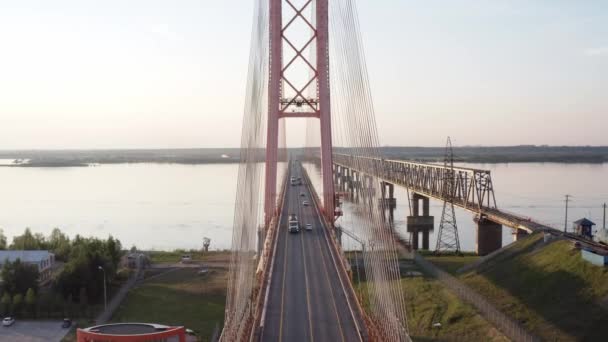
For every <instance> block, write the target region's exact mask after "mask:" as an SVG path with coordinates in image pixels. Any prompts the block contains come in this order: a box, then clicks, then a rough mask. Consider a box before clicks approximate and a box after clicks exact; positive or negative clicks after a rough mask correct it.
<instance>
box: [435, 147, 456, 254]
mask: <svg viewBox="0 0 608 342" xmlns="http://www.w3.org/2000/svg"><path fill="white" fill-rule="evenodd" d="M443 163H444V166H445V169H444V177H443V193H444V198H445V200H444V202H443V212H442V214H441V223H440V224H439V234H438V235H437V246H436V247H435V253H442V252H456V253H460V239H459V238H458V225H457V224H456V214H455V212H454V192H455V191H456V186H455V185H456V184H455V177H454V151H453V150H452V141H451V140H450V137H448V141H447V143H446V146H445V158H444V161H443Z"/></svg>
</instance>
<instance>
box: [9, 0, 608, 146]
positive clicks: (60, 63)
mask: <svg viewBox="0 0 608 342" xmlns="http://www.w3.org/2000/svg"><path fill="white" fill-rule="evenodd" d="M358 4H359V12H360V18H361V26H362V31H363V32H362V33H363V38H364V44H365V49H366V53H367V57H368V70H369V72H370V78H371V85H372V92H373V94H374V100H375V108H376V115H377V121H378V125H379V130H380V136H381V141H382V144H385V145H432V146H439V145H442V144H443V142H444V141H445V136H447V135H451V136H452V137H453V139H454V141H455V142H456V144H458V145H514V144H551V145H562V144H571V145H608V134H607V132H608V119H607V117H608V2H607V1H601V0H600V1H565V0H564V1H562V0H544V1H528V0H519V1H483V0H479V1H473V0H468V1H464V0H463V1H443V0H431V1H428V0H425V1H413V0H412V1H406V0H373V1H372V0H359V1H358ZM252 11H253V0H223V1H208V0H198V1H190V0H182V1H166V0H165V1H150V0H128V1H126V0H103V1H93V0H89V1H85V0H54V1H44V0H39V1H33V0H20V1H12V0H0V149H29V148H45V149H46V148H177V147H223V146H228V147H236V146H238V144H239V142H240V125H241V119H242V108H243V102H244V99H243V97H244V90H245V78H246V73H247V61H248V52H249V38H250V31H251V20H252ZM292 131H295V129H293V128H292ZM293 136H294V137H299V135H298V134H293ZM294 139H295V138H294Z"/></svg>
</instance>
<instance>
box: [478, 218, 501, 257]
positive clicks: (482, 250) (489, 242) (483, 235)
mask: <svg viewBox="0 0 608 342" xmlns="http://www.w3.org/2000/svg"><path fill="white" fill-rule="evenodd" d="M474 221H475V223H477V242H476V251H477V254H478V255H487V254H490V253H492V252H494V251H495V250H498V249H500V248H502V225H501V224H499V223H496V222H493V221H490V220H488V219H486V218H484V217H481V218H479V217H475V219H474Z"/></svg>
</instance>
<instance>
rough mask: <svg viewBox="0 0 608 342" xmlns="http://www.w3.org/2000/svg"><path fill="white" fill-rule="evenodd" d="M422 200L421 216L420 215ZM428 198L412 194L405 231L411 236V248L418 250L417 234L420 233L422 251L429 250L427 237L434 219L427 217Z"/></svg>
mask: <svg viewBox="0 0 608 342" xmlns="http://www.w3.org/2000/svg"><path fill="white" fill-rule="evenodd" d="M420 200H422V215H420V214H421V213H420V203H419V202H420ZM429 212H430V210H429V198H428V197H426V196H422V195H420V194H417V193H413V194H412V215H411V216H408V217H407V231H408V232H409V233H410V234H411V241H412V248H413V249H414V250H418V249H419V248H420V246H419V244H418V241H419V239H418V233H422V249H425V250H428V249H429V235H430V232H432V231H433V230H434V217H433V216H430V215H429Z"/></svg>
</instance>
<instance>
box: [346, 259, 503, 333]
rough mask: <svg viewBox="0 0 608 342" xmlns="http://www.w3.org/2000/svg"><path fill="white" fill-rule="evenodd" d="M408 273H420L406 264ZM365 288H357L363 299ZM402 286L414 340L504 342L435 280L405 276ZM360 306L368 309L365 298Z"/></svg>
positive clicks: (485, 322) (409, 325) (470, 308)
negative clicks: (438, 324)
mask: <svg viewBox="0 0 608 342" xmlns="http://www.w3.org/2000/svg"><path fill="white" fill-rule="evenodd" d="M407 271H418V272H421V270H419V269H418V268H417V267H416V266H415V265H408V267H407ZM365 286H366V284H365V282H362V283H360V284H358V285H356V288H357V289H358V292H359V294H360V296H362V297H365V291H364V288H365ZM401 286H402V289H403V291H404V295H405V300H406V310H407V315H408V327H409V330H410V335H411V336H412V339H413V340H414V341H437V340H440V341H507V339H506V338H505V337H504V336H503V335H502V334H501V333H500V332H499V331H498V330H497V329H496V328H494V326H492V324H490V323H488V322H487V321H486V320H485V319H483V318H482V317H481V316H480V315H479V314H477V312H476V311H475V309H474V308H473V307H471V306H470V305H468V304H465V303H463V302H462V301H461V300H460V299H458V297H456V296H455V295H454V294H452V293H451V292H450V291H449V290H448V289H447V288H446V287H445V286H443V285H442V284H441V282H439V281H438V280H436V279H434V278H432V277H427V276H419V277H404V278H402V279H401ZM363 305H364V307H367V306H368V303H367V301H366V299H365V298H364V299H363ZM435 323H441V327H439V328H436V327H433V324H435Z"/></svg>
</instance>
